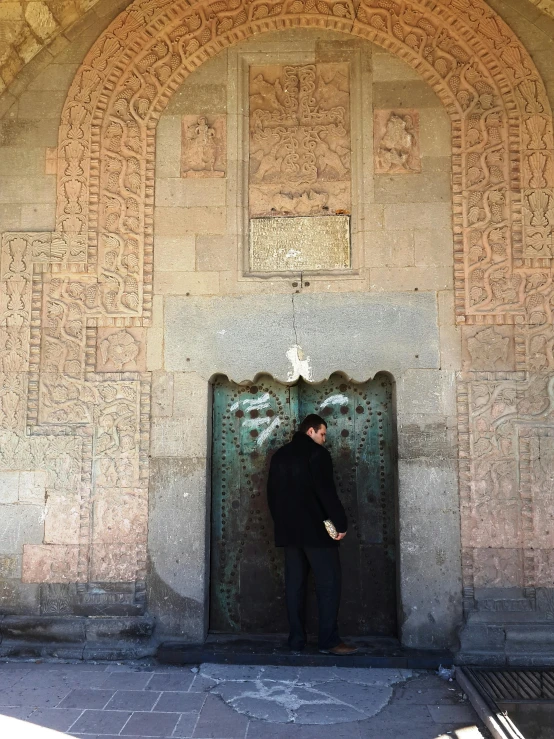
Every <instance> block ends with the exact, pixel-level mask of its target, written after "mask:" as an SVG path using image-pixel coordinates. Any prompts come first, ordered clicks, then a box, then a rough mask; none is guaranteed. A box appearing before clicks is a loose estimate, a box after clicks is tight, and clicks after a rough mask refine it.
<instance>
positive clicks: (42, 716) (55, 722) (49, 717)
mask: <svg viewBox="0 0 554 739" xmlns="http://www.w3.org/2000/svg"><path fill="white" fill-rule="evenodd" d="M81 714H82V711H81V710H80V709H78V708H37V709H36V711H33V712H32V713H31V714H30V715H29V716H28V717H27V719H26V720H27V721H30V722H31V723H32V724H38V725H39V726H44V727H45V728H46V729H54V730H55V731H69V729H70V727H71V726H73V724H74V723H75V721H77V719H78V718H79V716H80V715H81Z"/></svg>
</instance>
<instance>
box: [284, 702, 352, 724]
mask: <svg viewBox="0 0 554 739" xmlns="http://www.w3.org/2000/svg"><path fill="white" fill-rule="evenodd" d="M295 715H296V719H295V721H296V723H299V724H312V725H313V724H338V723H347V722H350V721H359V720H360V719H362V718H364V716H366V714H365V713H362V712H361V711H358V710H356V709H355V708H354V707H353V706H349V705H347V704H346V703H327V704H324V703H323V704H321V703H320V704H317V703H312V704H308V703H307V704H305V705H303V706H299V707H298V708H297V710H296V711H295Z"/></svg>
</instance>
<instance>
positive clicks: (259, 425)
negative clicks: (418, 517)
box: [210, 375, 396, 636]
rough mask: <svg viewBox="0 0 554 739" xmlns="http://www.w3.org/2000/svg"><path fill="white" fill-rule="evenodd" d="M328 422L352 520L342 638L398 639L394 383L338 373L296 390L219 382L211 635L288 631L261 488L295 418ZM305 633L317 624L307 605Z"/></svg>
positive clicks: (279, 564)
mask: <svg viewBox="0 0 554 739" xmlns="http://www.w3.org/2000/svg"><path fill="white" fill-rule="evenodd" d="M308 413H319V414H320V415H322V416H323V417H324V418H325V420H326V421H327V424H328V432H327V439H328V441H327V444H326V446H327V448H328V449H329V450H330V452H331V454H332V457H333V462H334V467H335V477H336V482H337V487H338V491H339V496H340V498H341V500H342V502H343V504H344V506H345V508H346V511H347V514H348V518H349V521H350V530H349V533H348V536H347V537H346V538H345V540H344V542H343V543H342V545H341V561H342V569H343V583H344V584H343V597H342V606H341V616H340V624H341V629H342V632H343V633H344V634H345V635H350V636H355V635H369V634H380V635H395V633H396V564H395V558H396V547H395V528H396V527H395V521H396V512H395V488H396V484H395V441H394V428H393V418H392V385H391V382H390V380H389V378H388V377H387V376H385V375H378V376H377V377H376V378H375V379H374V380H372V381H370V382H367V383H363V384H356V383H351V382H347V381H345V380H344V378H343V377H342V376H340V375H333V376H331V378H330V379H329V380H328V381H326V382H324V383H321V384H318V385H310V384H308V383H305V382H303V381H301V382H299V383H298V384H297V385H294V386H292V387H287V386H285V385H281V384H280V383H278V382H276V381H275V380H273V379H272V378H270V377H263V378H260V379H259V380H258V381H257V382H256V384H255V385H251V386H238V385H236V384H235V383H233V382H230V381H229V380H227V379H226V378H220V379H218V380H216V382H215V384H214V401H213V455H212V542H211V612H210V628H211V629H212V630H213V631H218V632H225V633H282V632H286V631H287V622H286V613H285V607H284V598H283V557H282V551H281V550H279V549H276V548H275V547H274V545H273V527H272V522H271V517H270V515H269V511H268V509H267V502H266V497H265V484H266V478H267V470H268V468H269V460H270V458H271V454H272V452H273V451H275V450H276V449H277V448H279V447H280V446H281V445H283V444H285V443H286V442H287V441H289V439H290V438H291V436H292V434H293V433H294V430H295V428H296V424H297V420H298V419H302V418H303V417H304V416H306V415H307V414H308ZM310 601H312V602H311V603H310V606H309V609H308V611H309V618H308V621H309V626H310V628H311V629H312V630H313V628H314V626H315V607H314V604H313V596H312V597H311V598H310Z"/></svg>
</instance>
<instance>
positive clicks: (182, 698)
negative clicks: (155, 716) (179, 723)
mask: <svg viewBox="0 0 554 739" xmlns="http://www.w3.org/2000/svg"><path fill="white" fill-rule="evenodd" d="M205 700H206V696H205V695H203V694H202V693H181V692H176V691H166V692H165V693H162V696H161V698H160V700H159V701H158V702H157V703H156V706H155V708H154V710H155V711H175V712H177V713H189V712H190V711H197V712H198V711H200V710H201V708H202V706H203V705H204V701H205Z"/></svg>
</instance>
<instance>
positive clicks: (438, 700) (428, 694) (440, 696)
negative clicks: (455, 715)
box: [395, 687, 461, 706]
mask: <svg viewBox="0 0 554 739" xmlns="http://www.w3.org/2000/svg"><path fill="white" fill-rule="evenodd" d="M460 700H461V692H460V691H459V690H452V692H448V693H445V692H444V689H443V690H440V689H434V688H423V689H422V688H419V689H417V688H409V687H407V688H400V690H399V691H398V693H397V694H396V696H395V702H396V703H397V705H399V706H400V705H404V704H412V703H418V704H421V705H430V704H434V705H437V706H439V705H451V704H457V703H459V702H460Z"/></svg>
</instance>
